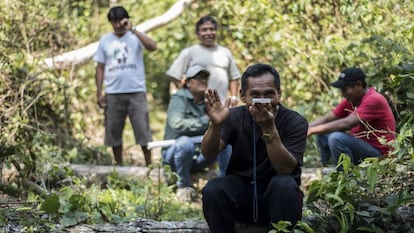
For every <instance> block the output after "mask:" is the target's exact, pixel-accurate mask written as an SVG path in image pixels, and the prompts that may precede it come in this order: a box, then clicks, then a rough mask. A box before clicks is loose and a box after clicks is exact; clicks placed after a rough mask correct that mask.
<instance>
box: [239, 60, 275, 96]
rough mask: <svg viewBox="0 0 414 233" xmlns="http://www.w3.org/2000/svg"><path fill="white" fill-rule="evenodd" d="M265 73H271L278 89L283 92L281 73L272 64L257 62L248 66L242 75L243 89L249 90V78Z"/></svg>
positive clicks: (243, 90)
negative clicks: (281, 89) (281, 88)
mask: <svg viewBox="0 0 414 233" xmlns="http://www.w3.org/2000/svg"><path fill="white" fill-rule="evenodd" d="M265 73H270V74H271V75H272V76H273V77H274V84H275V87H276V90H277V92H278V93H279V94H281V91H280V77H279V73H278V72H277V71H276V69H275V68H273V67H272V66H270V65H268V64H263V63H257V64H254V65H251V66H249V67H247V69H246V71H244V73H243V75H242V77H241V91H242V92H243V93H245V92H246V90H247V78H257V77H259V76H261V75H262V74H265Z"/></svg>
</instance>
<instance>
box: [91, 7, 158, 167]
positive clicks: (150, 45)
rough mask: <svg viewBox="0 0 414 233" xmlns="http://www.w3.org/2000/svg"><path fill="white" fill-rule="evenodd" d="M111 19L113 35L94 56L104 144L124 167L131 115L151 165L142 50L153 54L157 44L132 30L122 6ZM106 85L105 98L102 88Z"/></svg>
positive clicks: (115, 8)
mask: <svg viewBox="0 0 414 233" xmlns="http://www.w3.org/2000/svg"><path fill="white" fill-rule="evenodd" d="M108 20H109V22H110V23H111V24H112V27H113V29H114V31H113V32H111V33H108V34H106V35H104V36H102V38H101V39H100V41H99V46H98V50H97V51H96V54H95V56H94V60H95V61H96V62H97V66H96V75H95V76H96V87H97V99H98V105H99V107H100V108H104V109H105V145H107V146H112V150H113V153H114V157H115V161H116V163H117V164H118V165H122V162H123V159H122V132H123V129H124V126H125V120H126V117H127V116H129V118H130V121H131V125H132V127H133V129H134V136H135V141H136V143H137V144H140V145H141V148H142V151H143V153H144V157H145V163H146V165H147V166H148V165H149V164H151V151H150V150H148V148H147V144H148V142H150V141H151V140H152V134H151V130H150V127H149V117H148V102H147V97H146V91H147V90H146V84H145V68H144V57H143V49H144V48H145V49H146V50H148V51H154V50H156V49H157V44H156V43H155V41H153V40H152V39H151V38H150V37H148V36H147V35H145V34H144V33H142V32H140V31H138V30H136V29H134V28H132V22H131V21H130V20H129V15H128V12H127V11H126V10H125V8H124V7H122V6H116V7H112V8H111V9H110V10H109V12H108ZM104 86H105V95H103V94H102V89H103V87H104Z"/></svg>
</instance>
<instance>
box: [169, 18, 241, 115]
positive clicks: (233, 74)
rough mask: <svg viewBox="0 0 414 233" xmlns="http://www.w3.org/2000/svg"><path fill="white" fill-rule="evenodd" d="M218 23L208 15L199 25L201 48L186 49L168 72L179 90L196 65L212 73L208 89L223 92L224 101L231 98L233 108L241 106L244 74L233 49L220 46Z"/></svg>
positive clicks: (220, 93) (222, 99)
mask: <svg viewBox="0 0 414 233" xmlns="http://www.w3.org/2000/svg"><path fill="white" fill-rule="evenodd" d="M217 27H218V24H217V21H216V20H215V18H214V17H212V16H210V15H207V16H203V17H201V18H200V19H199V20H198V22H197V23H196V34H197V37H198V39H199V41H200V43H199V44H196V45H193V46H191V47H188V48H185V49H184V50H182V51H181V53H180V55H179V56H178V58H177V59H176V60H175V61H174V62H173V64H172V65H171V67H170V68H169V69H168V71H167V75H168V76H170V77H171V80H172V81H173V82H174V84H175V86H176V87H177V88H180V87H181V86H182V80H183V77H184V74H185V72H186V71H187V70H188V68H189V67H191V66H192V65H195V64H198V65H201V66H204V67H206V68H207V70H208V71H209V72H210V79H209V81H208V87H209V88H212V89H216V90H217V91H218V92H219V95H220V98H221V101H222V102H223V103H224V100H225V99H226V97H227V96H228V93H229V94H230V97H231V106H232V107H235V106H237V102H238V98H237V96H238V92H239V85H240V82H239V81H240V77H241V75H240V71H239V69H238V68H237V66H236V63H235V61H234V58H233V56H232V54H231V52H230V50H229V49H227V48H225V47H223V46H220V45H218V44H217V43H216V31H217Z"/></svg>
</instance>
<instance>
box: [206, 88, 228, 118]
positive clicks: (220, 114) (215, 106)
mask: <svg viewBox="0 0 414 233" xmlns="http://www.w3.org/2000/svg"><path fill="white" fill-rule="evenodd" d="M204 98H205V100H204V102H205V104H206V106H207V115H208V116H209V118H210V121H211V123H212V124H213V125H222V124H223V122H224V121H225V120H226V119H227V117H228V116H229V111H230V110H229V106H230V99H227V100H226V102H225V104H224V105H223V104H222V103H221V101H220V96H219V95H218V93H217V90H215V89H214V90H213V89H207V91H206V92H205V96H204Z"/></svg>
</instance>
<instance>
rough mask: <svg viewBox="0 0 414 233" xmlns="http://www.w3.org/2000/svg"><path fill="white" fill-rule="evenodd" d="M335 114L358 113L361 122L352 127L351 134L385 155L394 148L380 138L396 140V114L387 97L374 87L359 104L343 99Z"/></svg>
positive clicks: (345, 115)
mask: <svg viewBox="0 0 414 233" xmlns="http://www.w3.org/2000/svg"><path fill="white" fill-rule="evenodd" d="M333 114H334V115H335V116H337V117H339V118H345V117H347V116H348V115H349V114H357V116H358V118H359V119H360V123H359V124H357V125H356V126H354V127H353V128H352V129H351V134H352V135H353V136H354V137H356V138H359V139H361V140H363V141H365V142H367V143H369V144H370V145H372V146H373V147H375V148H377V149H378V150H380V151H381V153H382V154H383V155H386V154H388V153H389V152H390V151H391V150H392V148H391V147H390V146H389V145H384V144H383V143H381V142H380V138H384V139H385V141H386V142H389V141H392V140H395V119H394V115H393V114H392V111H391V108H390V106H389V104H388V102H387V100H386V99H385V97H384V96H382V95H381V94H380V93H378V92H377V91H376V90H375V89H374V88H369V89H368V91H367V92H366V93H365V95H364V97H362V100H361V103H360V104H359V106H352V104H351V103H349V101H347V100H346V99H343V100H342V101H341V102H340V103H339V104H338V105H337V106H336V107H335V109H334V110H333Z"/></svg>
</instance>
